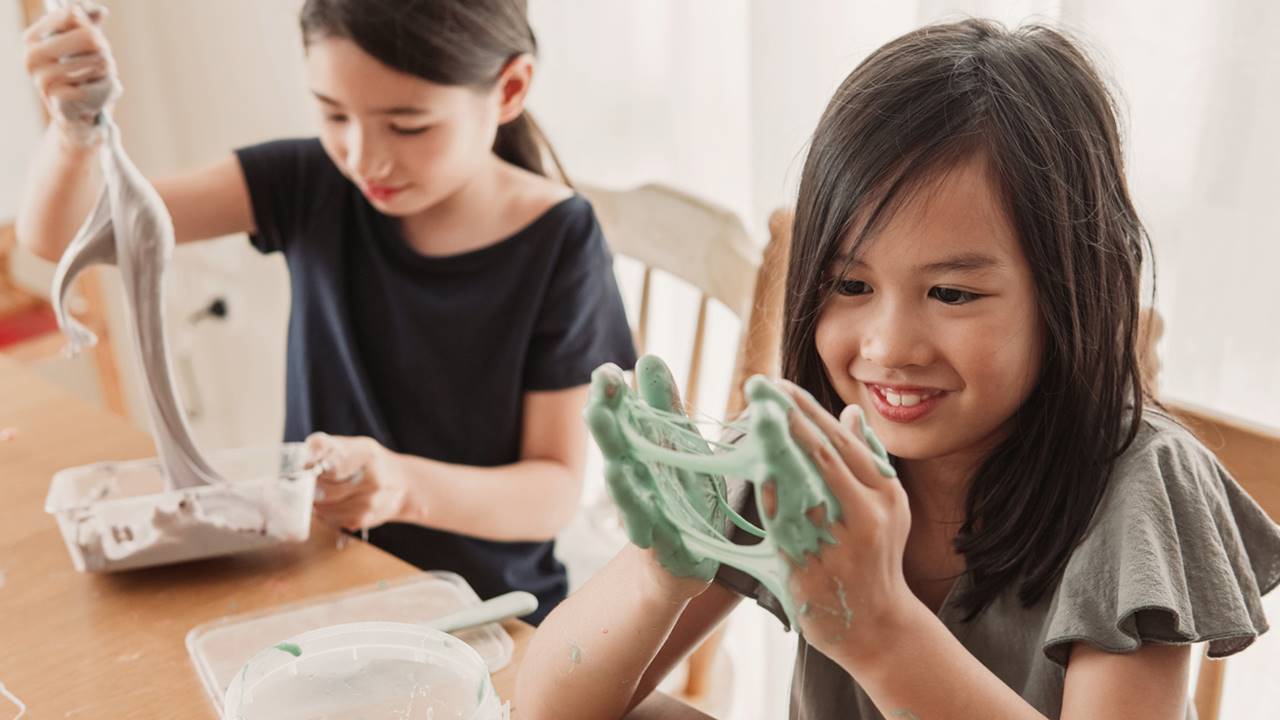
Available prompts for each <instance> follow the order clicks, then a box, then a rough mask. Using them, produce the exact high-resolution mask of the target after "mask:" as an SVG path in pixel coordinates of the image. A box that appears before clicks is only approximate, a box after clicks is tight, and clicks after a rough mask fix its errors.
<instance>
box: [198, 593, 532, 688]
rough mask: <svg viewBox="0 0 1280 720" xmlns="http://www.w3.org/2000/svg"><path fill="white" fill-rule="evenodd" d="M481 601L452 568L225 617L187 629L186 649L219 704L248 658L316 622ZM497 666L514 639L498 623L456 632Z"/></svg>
mask: <svg viewBox="0 0 1280 720" xmlns="http://www.w3.org/2000/svg"><path fill="white" fill-rule="evenodd" d="M479 602H480V598H479V597H478V596H477V595H476V593H475V591H474V590H472V589H471V586H470V585H468V584H467V582H466V581H465V580H463V579H462V578H461V577H460V576H458V575H456V574H454V573H450V572H442V571H436V572H427V573H422V574H418V575H411V576H409V577H406V578H401V579H398V580H393V581H390V582H379V583H377V584H375V585H369V586H365V587H362V588H357V589H354V590H349V591H345V592H341V593H335V594H330V595H323V596H320V597H314V598H308V599H306V600H303V601H300V602H296V603H291V604H288V605H284V606H279V607H273V608H268V609H266V610H262V611H258V612H253V613H246V614H242V615H236V616H231V617H224V618H219V619H217V620H214V621H211V622H208V623H204V624H203V625H200V626H198V627H196V628H194V629H193V630H191V632H189V633H187V652H188V653H189V654H190V655H191V661H192V663H193V664H194V665H195V667H196V672H197V674H199V676H200V680H201V682H202V683H203V685H204V688H205V692H206V693H207V695H208V697H209V701H210V702H211V703H212V705H213V706H214V709H215V710H217V711H219V712H221V711H222V703H223V698H224V696H225V693H226V691H227V689H228V687H229V686H230V685H231V682H232V681H233V680H234V679H235V677H236V675H237V673H240V672H241V671H242V669H243V667H244V665H245V663H246V661H248V660H249V659H250V657H253V656H255V655H256V654H257V653H258V652H259V651H261V650H262V649H263V648H266V647H271V646H274V645H276V644H278V643H281V642H285V641H286V640H289V639H290V638H292V637H295V636H297V635H300V634H302V633H304V632H307V631H311V630H315V629H317V628H322V627H328V626H332V625H338V624H344V623H354V622H369V621H377V622H395V623H426V622H429V621H431V620H434V619H436V618H439V617H443V616H445V615H448V614H450V613H453V612H455V611H457V610H461V609H463V608H466V607H469V606H471V605H475V604H477V603H479ZM455 637H457V638H458V639H459V640H462V641H463V642H465V643H467V644H468V645H470V646H471V647H472V648H473V649H475V651H476V652H478V653H479V655H480V657H481V658H482V659H483V660H484V661H485V664H486V665H487V666H488V669H489V671H490V672H497V671H498V670H500V669H502V668H503V667H505V666H506V665H507V663H508V662H510V660H511V654H512V651H513V649H514V643H513V642H512V640H511V636H510V635H508V634H507V632H506V631H505V630H503V629H502V626H501V625H499V624H498V623H490V624H489V625H483V626H481V627H477V628H472V629H470V630H464V631H460V632H458V633H455Z"/></svg>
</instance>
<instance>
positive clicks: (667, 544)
mask: <svg viewBox="0 0 1280 720" xmlns="http://www.w3.org/2000/svg"><path fill="white" fill-rule="evenodd" d="M636 378H637V381H636V384H637V386H638V387H639V388H640V393H639V396H637V394H636V393H634V392H632V391H631V389H630V388H629V387H627V385H626V381H625V379H624V378H623V375H622V372H621V371H620V370H619V369H618V368H617V367H616V366H612V365H605V366H603V367H601V368H599V369H597V370H596V371H595V372H594V373H593V374H592V378H591V397H590V401H589V402H588V405H587V410H586V417H587V424H588V426H589V427H590V428H591V433H592V435H593V436H594V437H595V441H596V444H597V445H599V446H600V449H601V451H602V453H603V454H604V458H605V479H606V482H607V484H608V488H609V492H610V494H611V495H612V496H613V498H614V501H615V502H616V503H617V505H618V508H619V510H620V511H621V512H622V515H623V519H624V521H625V523H626V526H627V532H628V535H629V536H630V538H631V541H632V542H633V543H635V544H636V545H638V546H639V547H642V548H649V547H652V548H653V549H654V551H655V552H656V553H657V555H658V558H659V560H660V561H661V562H662V564H663V566H664V567H666V568H667V569H668V570H670V571H671V572H672V574H674V575H677V576H682V577H698V578H702V579H704V580H706V579H710V578H711V577H713V576H714V574H715V572H716V570H717V568H718V567H719V564H720V563H726V564H728V565H730V566H732V567H735V568H737V569H739V570H742V571H743V572H745V573H747V574H749V575H751V576H752V577H754V578H755V579H757V580H759V581H760V583H761V584H763V585H764V587H765V588H766V589H768V590H769V591H770V592H771V593H773V595H774V596H775V597H777V598H778V600H779V602H780V603H781V604H782V608H783V611H784V612H785V613H786V615H787V618H788V620H790V622H791V626H792V627H793V628H794V627H799V626H798V625H797V618H798V615H799V614H801V613H803V612H804V609H803V608H800V607H797V605H796V602H795V600H794V598H792V596H791V592H790V590H789V587H788V580H789V578H790V575H791V563H790V562H789V561H788V560H787V558H790V559H791V560H792V561H794V562H796V563H804V562H805V555H806V554H808V553H817V552H818V551H819V550H820V548H821V544H822V543H828V544H834V543H835V542H836V540H835V538H834V537H833V536H832V535H831V533H830V532H829V531H828V530H827V528H826V527H819V526H817V525H815V524H814V523H813V522H812V521H811V520H810V519H809V517H808V516H807V514H806V513H808V511H809V510H811V509H813V508H816V507H819V506H821V507H825V508H826V517H827V520H828V522H835V521H836V520H838V519H839V518H840V517H841V509H840V505H839V503H838V502H837V500H836V498H835V496H834V495H832V493H831V491H830V489H829V488H828V487H827V485H826V482H825V481H824V480H823V479H822V476H821V475H820V474H819V473H818V471H817V469H816V468H815V467H814V465H813V463H812V461H811V460H810V459H809V457H808V454H807V453H806V452H805V451H804V450H803V449H801V448H800V446H799V445H797V444H796V442H795V440H794V439H793V438H792V437H791V433H790V430H789V427H788V418H787V415H788V412H789V411H790V410H792V409H793V408H795V404H794V403H793V402H792V400H791V398H789V397H787V396H786V395H785V394H784V393H783V392H782V391H781V390H780V389H779V388H778V387H777V386H776V385H774V384H773V383H772V382H770V381H769V380H768V379H767V378H765V377H762V376H756V377H753V378H751V379H750V380H748V381H747V384H746V387H745V390H746V396H747V399H748V409H747V412H746V414H745V418H746V424H745V427H744V428H743V429H744V430H745V431H746V434H745V435H744V436H743V437H742V438H740V439H739V440H738V441H737V442H736V443H734V444H733V445H723V446H720V447H719V449H720V452H716V453H714V454H713V453H712V451H711V447H710V445H711V444H710V443H708V441H707V440H705V439H704V438H703V437H702V436H701V434H700V433H698V432H697V430H696V429H694V428H693V425H692V423H690V422H689V421H688V419H687V418H684V417H683V416H682V415H680V414H678V413H676V412H673V411H674V410H675V407H674V405H675V403H676V401H675V398H676V393H675V385H674V382H673V381H672V379H671V374H670V372H669V371H668V370H667V368H666V366H665V365H663V363H662V361H661V360H659V359H657V358H655V357H652V356H646V357H643V358H641V359H640V361H639V363H637V365H636ZM641 398H643V402H642V401H641ZM863 434H864V437H866V438H867V441H868V445H869V446H870V447H871V448H872V450H873V452H875V454H876V455H877V456H878V457H879V458H880V459H881V460H883V461H884V467H889V466H888V456H887V455H886V454H885V450H884V448H883V446H882V445H881V444H880V443H879V442H878V441H875V439H874V436H871V435H870V429H869V428H867V427H866V426H865V424H864V426H863ZM716 445H719V443H716ZM725 476H730V477H740V478H743V479H745V480H747V481H749V482H751V483H752V484H753V485H754V486H755V493H754V496H755V502H756V507H757V509H758V510H759V517H760V518H761V522H762V524H763V525H764V527H763V528H759V527H756V526H755V525H753V524H751V523H750V522H748V521H747V520H746V519H744V518H742V517H741V516H740V515H738V514H737V513H736V512H734V510H733V508H731V507H729V504H728V501H727V498H726V497H725V483H724V479H723V478H724V477H725ZM768 480H773V481H774V487H775V491H776V492H775V496H776V498H777V502H776V510H775V512H774V514H773V516H769V515H768V514H766V513H765V508H764V505H763V501H762V499H761V498H762V494H761V492H760V490H761V485H762V484H763V483H765V482H766V481H768ZM725 517H728V518H729V520H730V521H732V522H733V524H734V525H737V526H738V527H739V528H741V529H742V530H744V531H746V532H747V533H749V534H752V535H755V536H757V537H760V538H761V540H760V542H759V543H756V544H754V545H739V544H736V543H734V542H732V541H731V540H730V539H729V538H728V537H726V535H725V532H726V530H727V529H728V528H727V526H726V525H725V523H724V522H723V518H725ZM784 554H785V557H784Z"/></svg>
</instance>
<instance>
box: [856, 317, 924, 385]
mask: <svg viewBox="0 0 1280 720" xmlns="http://www.w3.org/2000/svg"><path fill="white" fill-rule="evenodd" d="M870 312H871V316H870V317H868V318H867V321H866V324H865V325H864V326H863V333H862V339H861V344H860V346H859V348H858V351H859V352H858V354H859V355H861V356H862V358H863V359H864V360H866V361H868V362H871V363H874V364H876V365H878V366H880V367H883V368H890V369H893V368H903V367H911V366H918V367H922V366H926V365H929V364H930V363H931V362H933V359H934V351H933V345H932V343H931V342H930V339H929V332H928V329H927V327H926V323H925V321H924V318H922V317H921V316H920V315H919V314H918V313H916V312H913V311H912V309H911V308H910V307H907V306H906V305H905V304H904V303H901V302H896V301H894V300H884V301H881V302H878V303H876V304H875V306H874V307H873V308H871V309H870Z"/></svg>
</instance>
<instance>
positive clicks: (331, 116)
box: [324, 113, 347, 123]
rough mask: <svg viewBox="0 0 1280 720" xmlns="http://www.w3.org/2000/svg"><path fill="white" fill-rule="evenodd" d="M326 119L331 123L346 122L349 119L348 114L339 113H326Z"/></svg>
mask: <svg viewBox="0 0 1280 720" xmlns="http://www.w3.org/2000/svg"><path fill="white" fill-rule="evenodd" d="M324 119H325V120H327V121H328V122H331V123H344V122H346V121H347V116H346V115H341V114H337V113H325V116H324Z"/></svg>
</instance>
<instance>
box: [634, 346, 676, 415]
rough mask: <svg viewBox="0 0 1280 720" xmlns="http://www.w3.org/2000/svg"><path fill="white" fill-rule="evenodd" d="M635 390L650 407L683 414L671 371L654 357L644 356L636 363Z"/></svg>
mask: <svg viewBox="0 0 1280 720" xmlns="http://www.w3.org/2000/svg"><path fill="white" fill-rule="evenodd" d="M636 388H637V390H638V391H639V393H640V398H641V399H643V400H644V401H645V402H646V403H648V404H649V406H650V407H653V408H656V409H658V410H663V411H666V412H678V413H682V414H683V413H684V405H683V404H682V403H681V402H680V390H679V388H677V387H676V381H675V378H674V377H672V375H671V369H670V368H668V367H667V364H666V363H664V362H662V360H661V359H660V358H658V357H657V356H655V355H645V356H644V357H642V358H640V359H639V360H638V361H637V362H636Z"/></svg>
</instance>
